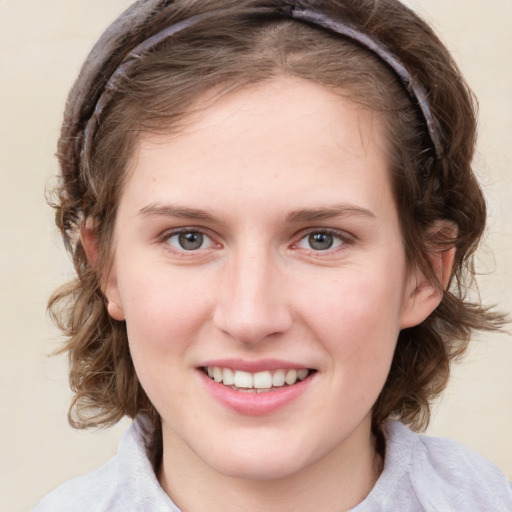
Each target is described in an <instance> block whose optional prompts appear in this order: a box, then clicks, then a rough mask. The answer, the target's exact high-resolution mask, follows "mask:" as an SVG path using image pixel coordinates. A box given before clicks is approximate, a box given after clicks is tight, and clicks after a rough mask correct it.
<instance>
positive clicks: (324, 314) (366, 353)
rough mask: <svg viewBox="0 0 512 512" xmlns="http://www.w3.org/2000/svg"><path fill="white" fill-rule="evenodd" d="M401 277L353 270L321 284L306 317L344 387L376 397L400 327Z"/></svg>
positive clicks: (360, 397)
mask: <svg viewBox="0 0 512 512" xmlns="http://www.w3.org/2000/svg"><path fill="white" fill-rule="evenodd" d="M402 282H403V281H402V279H401V276H398V275H393V272H390V273H389V274H387V273H386V272H381V273H380V274H371V273H369V272H365V273H357V272H349V273H347V275H346V276H345V278H344V279H340V280H337V281H336V282H333V283H331V284H328V285H326V287H325V288H324V290H323V291H322V292H321V293H318V292H319V291H320V287H319V288H317V293H316V294H315V299H316V300H310V302H309V304H310V306H309V310H308V312H307V313H306V315H305V316H307V318H308V319H309V320H308V321H309V325H310V328H311V329H312V330H314V331H315V332H316V336H317V339H318V340H320V341H321V343H322V344H323V345H324V348H325V349H326V351H327V352H328V353H329V355H330V358H331V365H332V367H333V368H334V370H335V371H334V372H333V373H332V375H333V376H334V378H335V379H336V380H337V381H336V386H337V387H338V388H340V389H351V395H352V397H353V398H355V399H357V400H364V401H368V400H370V401H374V400H375V399H376V395H378V393H380V391H381V389H382V387H383V385H384V382H385V380H386V378H387V375H388V373H389V368H390V365H391V361H392V358H393V354H394V350H395V346H396V341H397V338H398V334H399V332H400V318H401V309H402V290H403V287H402Z"/></svg>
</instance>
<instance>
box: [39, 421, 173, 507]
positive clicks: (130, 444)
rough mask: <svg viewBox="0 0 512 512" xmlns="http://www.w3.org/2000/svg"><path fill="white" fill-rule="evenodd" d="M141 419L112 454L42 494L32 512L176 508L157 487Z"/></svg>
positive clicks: (133, 425)
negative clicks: (97, 464) (47, 492)
mask: <svg viewBox="0 0 512 512" xmlns="http://www.w3.org/2000/svg"><path fill="white" fill-rule="evenodd" d="M143 421H144V420H143V419H142V418H138V419H137V420H136V421H135V422H134V423H133V424H132V425H131V426H130V428H129V429H128V431H127V432H126V433H125V434H124V436H123V437H122V439H121V442H120V443H119V449H118V452H117V454H116V455H115V457H113V458H112V459H110V460H109V461H108V462H107V463H105V464H104V465H103V466H101V467H100V468H98V469H96V470H95V471H92V472H91V473H87V474H86V475H83V476H80V477H78V478H74V479H73V480H70V481H68V482H66V483H64V484H63V485H61V486H60V487H57V489H55V490H54V491H53V492H51V493H50V494H48V495H47V496H46V497H44V498H43V499H42V500H41V501H40V502H39V504H38V505H37V506H36V507H35V508H34V509H33V510H32V512H69V511H71V510H72V511H73V512H86V511H87V512H127V511H139V510H155V511H163V510H165V511H176V510H178V509H177V508H176V507H175V505H174V504H173V503H172V502H171V501H170V499H169V497H168V496H167V495H166V494H165V492H164V491H163V489H162V488H161V487H160V485H159V483H158V480H157V478H156V476H155V473H154V471H153V468H152V466H151V463H150V461H149V460H148V458H147V455H146V449H145V431H144V425H143Z"/></svg>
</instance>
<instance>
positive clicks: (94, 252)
mask: <svg viewBox="0 0 512 512" xmlns="http://www.w3.org/2000/svg"><path fill="white" fill-rule="evenodd" d="M80 239H81V242H82V246H83V248H84V250H85V254H86V255H87V259H88V260H89V263H90V264H91V266H92V267H95V268H97V267H98V260H99V248H98V237H97V233H96V228H95V226H94V220H93V219H92V218H91V217H88V218H87V219H86V221H85V223H84V225H83V226H82V228H81V230H80ZM101 290H102V292H103V295H104V296H105V299H106V302H107V311H108V314H109V315H110V316H111V317H112V318H113V319H114V320H119V321H123V320H124V319H125V316H124V311H123V308H122V306H121V298H120V295H119V290H118V287H117V277H116V269H115V262H113V263H112V267H111V268H110V269H109V270H108V273H107V275H106V276H105V279H102V283H101Z"/></svg>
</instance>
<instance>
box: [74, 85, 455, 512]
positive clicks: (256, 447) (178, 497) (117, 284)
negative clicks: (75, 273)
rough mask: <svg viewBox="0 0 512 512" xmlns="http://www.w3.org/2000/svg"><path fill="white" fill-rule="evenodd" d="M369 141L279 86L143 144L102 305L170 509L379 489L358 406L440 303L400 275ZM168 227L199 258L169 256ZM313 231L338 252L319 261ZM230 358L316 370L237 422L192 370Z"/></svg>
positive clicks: (332, 500)
mask: <svg viewBox="0 0 512 512" xmlns="http://www.w3.org/2000/svg"><path fill="white" fill-rule="evenodd" d="M207 99H208V98H204V100H205V101H206V100H207ZM381 132H382V128H381V125H380V123H379V119H378V117H377V116H376V115H374V114H373V113H371V112H368V111H365V110H362V109H361V107H357V106H356V105H355V104H353V103H351V102H350V101H349V100H347V99H344V98H341V97H340V96H337V95H335V94H334V93H332V92H331V91H329V90H327V89H325V88H323V87H321V86H319V85H316V84H314V83H311V82H307V81H304V80H300V79H294V78H290V77H278V78H276V79H274V80H272V81H269V82H265V83H263V84H259V85H257V86H254V87H251V88H246V89H243V90H240V91H237V92H234V93H231V94H229V95H227V96H225V97H223V98H220V99H218V100H217V101H215V102H213V104H212V103H211V102H210V103H208V107H207V108H205V109H203V110H201V111H200V114H198V115H196V116H195V117H194V118H191V119H190V120H189V123H188V124H187V127H186V129H185V130H184V132H183V133H181V134H180V135H178V136H176V135H174V136H169V135H165V134H162V135H146V136H145V137H142V138H141V140H140V145H139V148H138V151H137V154H136V157H135V158H134V161H133V166H132V169H131V170H130V174H129V176H128V179H127V182H126V185H125V189H124V191H123V193H122V197H121V200H120V204H119V210H118V214H117V215H118V216H117V220H116V227H115V237H114V258H113V266H112V269H111V272H110V273H109V276H108V278H107V280H106V282H105V285H104V292H105V295H106V297H107V299H108V308H109V313H110V314H111V316H112V317H113V318H115V319H117V320H125V321H126V326H127V331H128V338H129V344H130V350H131V353H132V357H133V362H134V365H135V369H136V372H137V374H138V376H139V379H140V381H141V383H142V386H143V387H144V389H145V391H146V392H147V394H148V396H149V398H150V399H151V401H152V403H153V404H154V405H155V407H156V409H157V410H158V412H159V413H160V415H161V418H162V427H163V443H164V444H163V447H164V455H163V461H162V467H161V470H160V474H159V478H160V482H161V484H162V486H163V488H164V489H165V490H166V491H167V492H168V494H169V495H171V496H172V498H173V500H174V501H175V502H176V503H177V504H178V506H180V507H181V508H182V509H183V510H187V511H201V510H209V511H217V510H219V511H220V510H222V511H225V510H237V511H244V510H250V511H259V510H265V511H269V510H270V511H273V510H276V511H277V510H279V511H283V510H322V511H330V510H333V511H334V510H336V511H340V510H347V509H349V508H351V507H353V506H355V505H356V504H357V503H359V502H361V501H362V500H363V499H364V498H365V496H366V495H367V494H368V493H369V491H370V490H371V488H372V486H373V485H374V483H375V481H376V478H377V477H378V473H379V468H380V466H381V462H382V461H380V460H379V457H378V456H377V455H376V453H375V450H374V440H373V438H372V434H371V409H372V406H373V404H374V402H375V400H376V399H377V397H378V395H379V393H380V391H381V389H382V387H383V385H384V382H385V380H386V377H387V374H388V371H389V368H390V364H391V360H392V356H393V351H394V348H395V344H396V340H397V336H398V333H399V331H400V329H402V328H404V327H410V326H413V325H416V324H418V323H420V322H421V321H423V320H424V319H425V318H426V317H427V316H428V315H429V314H430V313H431V312H432V311H433V309H434V308H435V307H436V306H437V305H438V303H439V301H440V299H441V292H440V291H439V290H438V289H436V288H434V287H433V286H431V285H430V284H429V283H427V282H426V281H425V279H424V278H423V276H421V275H418V274H417V273H411V272H409V271H408V269H407V266H406V261H405V254H404V248H403V244H402V237H401V233H400V229H399V221H398V214H397V210H396V207H395V204H394V200H393V197H392V192H391V188H390V182H389V179H388V168H387V161H386V158H385V148H384V142H383V141H384V137H383V135H382V133H381ZM319 212H320V213H321V214H319ZM176 230H182V231H183V230H184V231H185V232H189V233H190V232H196V233H197V232H201V233H203V240H204V243H203V245H202V246H200V247H199V248H198V249H196V250H188V251H187V250H185V249H183V248H181V246H180V239H179V236H178V235H177V234H176ZM329 231H330V232H331V233H329ZM311 232H313V233H317V234H324V235H325V234H327V235H328V236H331V234H333V238H332V240H333V246H332V247H331V248H328V249H322V250H314V249H313V248H312V247H311V243H310V238H309V235H310V234H311ZM83 238H84V243H85V245H86V247H88V248H89V251H90V252H92V251H93V249H92V246H93V243H92V242H91V240H92V238H93V234H92V230H89V231H86V232H85V233H84V234H83ZM436 258H437V259H436V261H434V267H435V268H436V269H437V270H438V273H439V276H440V277H441V278H442V277H443V275H449V265H450V259H449V258H448V257H445V256H442V255H438V256H436ZM226 358H228V359H235V360H237V361H244V362H254V361H257V362H258V361H266V360H268V359H279V360H282V361H287V362H290V363H293V364H294V365H297V366H300V367H305V368H311V369H314V370H316V371H315V373H314V374H313V375H312V377H311V378H310V380H309V381H308V383H307V385H306V386H304V391H302V392H301V393H300V394H299V395H298V396H297V397H295V398H294V399H293V400H291V401H290V402H288V403H286V404H285V405H284V406H282V407H279V408H277V409H276V410H274V411H272V412H270V413H267V414H257V415H247V414H241V413H239V412H236V411H233V410H232V409H230V408H228V407H226V406H225V405H224V404H222V403H220V402H219V401H218V400H216V399H215V398H214V397H212V395H211V394H210V393H209V392H207V390H206V388H205V383H204V374H203V373H202V372H201V371H200V370H199V369H198V368H199V367H200V366H203V365H204V364H205V362H206V361H211V360H216V359H226ZM174 468H178V470H177V471H175V470H174Z"/></svg>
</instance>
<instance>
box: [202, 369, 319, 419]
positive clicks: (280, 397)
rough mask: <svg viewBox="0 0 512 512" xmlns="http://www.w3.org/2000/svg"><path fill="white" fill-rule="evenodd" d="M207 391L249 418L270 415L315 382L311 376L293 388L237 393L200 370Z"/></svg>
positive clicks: (285, 387)
mask: <svg viewBox="0 0 512 512" xmlns="http://www.w3.org/2000/svg"><path fill="white" fill-rule="evenodd" d="M198 371H199V373H200V374H201V378H202V380H203V382H204V384H205V386H206V388H207V390H208V391H209V392H210V393H211V394H212V395H213V397H214V398H215V399H216V400H218V401H219V402H220V403H221V404H223V405H224V406H226V407H228V408H229V409H231V410H233V411H235V412H237V413H239V414H245V415H247V416H261V415H264V414H270V413H272V412H274V411H276V410H278V409H281V408H282V407H285V406H286V405H287V404H289V403H290V402H292V401H293V400H295V399H296V398H298V397H299V396H300V395H302V393H304V392H305V391H306V389H307V388H308V387H309V385H310V384H311V382H312V380H313V375H309V376H308V377H307V378H305V379H304V380H302V381H300V382H297V383H296V384H293V385H292V386H283V387H281V388H276V389H274V390H273V391H266V392H262V393H252V392H243V391H236V390H234V389H232V388H230V387H227V386H224V384H219V383H218V382H216V381H214V380H212V379H210V377H208V376H207V375H206V374H205V373H204V372H203V371H202V370H198Z"/></svg>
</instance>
